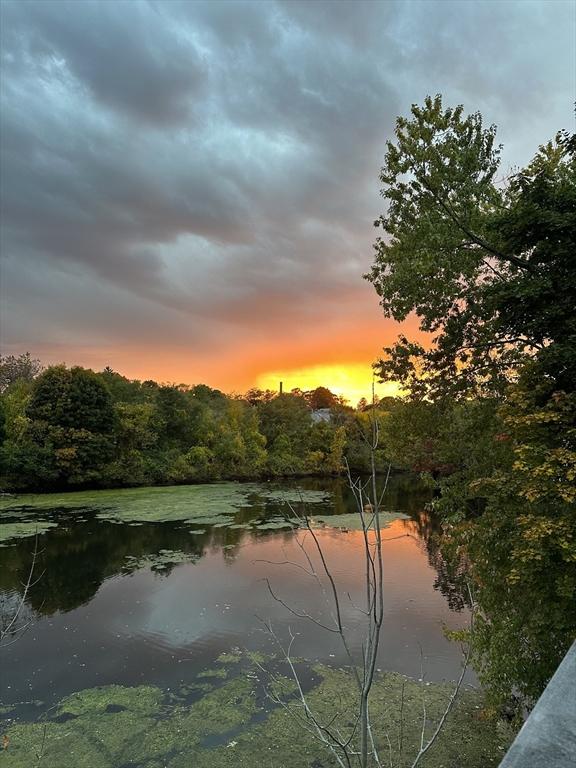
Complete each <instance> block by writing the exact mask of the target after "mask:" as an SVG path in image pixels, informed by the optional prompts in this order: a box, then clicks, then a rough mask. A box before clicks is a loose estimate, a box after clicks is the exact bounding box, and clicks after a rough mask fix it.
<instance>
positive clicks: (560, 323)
mask: <svg viewBox="0 0 576 768" xmlns="http://www.w3.org/2000/svg"><path fill="white" fill-rule="evenodd" d="M495 142H496V128H495V126H489V127H485V126H484V124H483V120H482V116H481V115H480V113H474V114H472V115H468V116H465V115H464V113H463V108H462V107H461V106H459V107H456V108H455V109H452V108H444V107H443V105H442V99H441V97H440V96H436V97H435V98H431V97H428V98H427V99H426V101H425V104H424V106H422V107H419V106H416V105H414V106H413V107H412V110H411V118H405V117H399V118H398V120H397V123H396V141H395V142H392V141H389V142H388V143H387V152H386V156H385V163H384V166H383V168H382V171H381V175H380V179H381V181H382V182H383V183H384V184H385V187H384V189H383V190H382V194H383V196H384V198H385V199H386V200H387V203H388V207H387V210H386V212H385V213H384V214H382V216H381V217H380V218H379V219H378V220H377V221H376V222H375V224H376V226H379V227H382V228H383V229H384V231H385V233H386V234H385V235H384V236H383V237H379V238H377V240H376V243H375V250H376V257H375V260H374V264H373V266H372V269H371V271H370V272H369V273H368V275H366V277H367V278H368V279H369V280H370V281H371V282H372V283H373V285H374V287H375V288H376V290H377V292H378V294H379V296H380V303H381V305H382V308H383V310H384V313H385V314H386V315H387V316H388V317H392V318H394V319H395V320H398V321H402V320H405V319H406V318H407V317H408V315H409V314H410V313H415V314H416V315H417V317H418V319H419V321H420V329H421V331H423V332H425V333H430V334H432V343H431V344H430V345H425V344H423V343H422V342H418V341H414V340H409V339H407V338H406V337H404V336H401V337H400V338H399V339H398V340H397V342H396V343H395V344H394V345H392V346H391V347H388V348H386V349H385V353H386V356H385V358H384V359H382V360H380V361H379V363H378V366H377V369H378V371H379V373H380V375H381V377H382V378H383V379H394V380H397V381H398V380H400V381H402V382H403V383H404V384H406V385H408V386H409V387H410V388H411V389H412V391H413V392H415V393H420V394H424V393H426V394H427V395H429V396H441V395H442V394H443V393H446V392H452V393H458V392H464V393H470V392H472V391H475V392H481V393H482V392H483V393H486V392H490V393H493V392H496V391H501V390H502V388H503V387H504V386H506V384H507V383H509V382H510V381H511V380H513V379H514V377H515V375H516V372H517V370H518V366H519V365H520V364H521V363H522V362H523V361H524V360H526V359H527V358H528V357H534V356H538V355H539V356H540V358H541V359H542V360H545V359H546V360H549V363H550V365H554V364H555V365H556V369H557V370H556V373H555V375H560V368H561V366H562V365H568V366H570V369H571V371H572V372H573V371H574V346H575V345H574V342H575V340H576V335H575V334H576V330H575V325H574V323H575V320H574V313H573V312H571V311H569V310H570V305H571V302H573V298H574V287H575V279H576V278H575V275H574V269H573V258H574V256H573V254H574V246H575V237H576V159H575V153H574V149H575V144H574V140H573V139H571V138H570V137H569V136H568V135H567V134H565V133H562V132H561V133H559V134H558V135H557V136H556V138H555V140H554V141H551V142H550V143H548V144H547V145H545V146H543V147H540V149H539V151H538V153H537V155H536V157H535V158H534V160H533V162H532V163H531V164H530V165H529V166H528V167H527V168H526V169H524V170H522V171H520V172H517V173H514V174H512V175H511V177H510V178H509V179H507V180H504V179H499V178H498V177H497V173H498V170H499V166H500V151H501V147H499V146H498V145H496V143H495ZM572 306H573V304H572ZM551 342H556V343H557V344H558V343H560V342H562V344H563V350H562V351H560V350H559V349H558V348H557V349H556V350H554V352H553V353H552V351H551V350H549V347H550V344H551ZM559 355H560V357H562V363H560V359H559ZM553 361H555V363H554V362H553Z"/></svg>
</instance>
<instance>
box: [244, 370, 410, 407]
mask: <svg viewBox="0 0 576 768" xmlns="http://www.w3.org/2000/svg"><path fill="white" fill-rule="evenodd" d="M280 382H282V385H283V388H284V391H285V392H289V391H290V390H291V389H295V388H299V389H302V390H310V389H315V388H316V387H320V386H322V387H328V389H330V390H331V391H332V392H334V393H335V394H337V395H341V396H342V397H345V398H346V399H347V400H348V401H349V403H350V405H356V403H357V402H358V400H360V399H361V398H362V397H365V398H366V399H367V400H370V399H371V398H372V370H371V368H370V366H366V365H362V364H361V363H350V364H348V365H318V366H311V367H308V368H296V369H284V370H276V371H269V372H268V373H263V374H262V375H260V376H259V377H258V379H257V385H258V387H260V388H261V389H272V390H277V389H278V388H279V385H280ZM374 390H375V393H376V395H377V396H378V397H380V398H381V397H396V396H398V395H399V394H400V387H399V386H398V384H396V383H395V382H392V381H389V382H386V383H384V384H379V383H378V382H377V381H374Z"/></svg>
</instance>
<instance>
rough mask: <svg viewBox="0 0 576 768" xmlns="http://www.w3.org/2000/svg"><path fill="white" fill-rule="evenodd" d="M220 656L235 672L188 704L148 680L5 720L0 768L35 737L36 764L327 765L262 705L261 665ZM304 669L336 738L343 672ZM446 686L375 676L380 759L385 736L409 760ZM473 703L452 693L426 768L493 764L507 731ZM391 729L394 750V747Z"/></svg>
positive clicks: (313, 700)
mask: <svg viewBox="0 0 576 768" xmlns="http://www.w3.org/2000/svg"><path fill="white" fill-rule="evenodd" d="M230 655H232V656H236V655H237V654H236V653H233V654H230ZM246 656H248V654H246ZM224 657H225V659H222V660H221V661H222V662H223V663H226V666H227V668H228V670H230V671H236V670H238V674H236V675H233V676H231V677H222V676H221V675H218V676H217V679H218V681H219V683H220V682H221V684H219V685H217V686H211V687H210V688H209V689H206V692H205V694H204V695H203V696H202V698H201V699H199V700H198V701H195V702H194V703H192V704H191V705H189V706H188V705H186V704H185V703H184V702H183V699H179V698H178V696H177V695H175V694H174V693H169V694H168V693H164V692H163V691H162V690H161V689H159V688H157V687H154V686H147V685H142V686H138V687H134V688H130V687H123V686H118V685H111V686H105V687H101V688H91V689H87V690H84V691H79V692H78V693H76V694H73V695H72V696H68V697H67V698H65V699H63V700H62V701H61V702H60V705H59V706H58V707H57V708H56V710H55V711H54V712H53V713H52V714H51V715H49V716H48V717H47V719H46V720H45V721H44V722H36V723H17V724H14V725H9V726H8V728H7V729H6V735H7V737H8V739H9V746H8V748H7V749H6V750H4V751H3V752H2V753H0V765H1V766H6V767H7V768H8V766H9V767H10V768H28V767H29V766H30V765H33V764H34V762H35V761H36V759H37V754H38V752H39V750H40V749H41V748H42V744H43V743H44V753H43V764H44V765H46V766H58V768H118V767H119V766H129V765H134V766H139V767H140V768H158V766H162V767H163V768H190V766H191V765H194V768H236V767H237V766H240V768H254V766H257V765H258V766H260V765H261V766H266V768H287V766H289V768H309V766H310V765H312V764H318V765H323V766H326V767H328V766H332V765H333V763H332V761H331V758H330V757H329V755H328V754H327V753H326V751H325V750H324V749H323V747H322V746H321V745H319V744H318V742H317V741H316V740H314V739H313V738H312V737H311V736H310V734H309V733H308V732H307V731H306V730H304V729H303V728H302V727H301V726H300V725H299V724H298V722H297V721H296V720H295V719H294V718H293V717H291V716H290V715H289V714H288V713H287V712H286V711H285V710H284V709H282V708H272V709H271V708H270V705H267V707H268V708H267V709H263V707H262V704H261V703H259V702H261V701H262V700H261V699H259V698H258V693H257V687H258V686H260V683H259V682H258V680H257V679H256V678H257V677H260V678H261V679H262V678H263V677H264V674H263V673H262V670H260V669H259V670H258V676H256V675H254V674H250V673H249V674H246V670H245V669H244V668H243V666H241V665H238V664H235V663H232V664H229V663H227V662H228V661H229V660H228V659H227V655H226V654H224ZM259 658H260V659H261V658H262V656H260V657H259ZM225 660H226V661H225ZM266 661H268V659H267V660H266ZM311 672H313V674H314V680H315V685H314V687H313V688H312V689H311V690H310V691H309V692H308V694H307V699H308V703H309V705H310V707H311V709H312V710H313V711H314V712H315V713H316V714H317V715H318V716H319V717H320V718H322V719H324V721H325V722H328V721H329V720H330V719H331V718H333V717H334V715H337V718H336V720H335V721H334V722H335V724H336V725H337V727H338V728H339V729H340V730H341V732H342V733H343V734H346V733H348V732H349V731H350V729H351V728H353V727H354V700H355V695H356V694H355V690H356V689H355V685H354V681H353V679H352V676H351V674H350V673H349V672H348V671H346V670H342V669H333V668H330V667H327V666H324V665H315V666H314V667H312V668H311ZM261 673H262V674H261ZM202 677H204V679H206V680H207V679H210V678H209V677H208V676H206V675H203V676H202ZM277 677H278V676H277ZM279 679H280V682H279V683H278V684H277V688H276V690H277V692H282V694H283V695H285V696H287V700H288V701H290V699H291V696H292V695H293V693H292V692H293V691H294V687H295V686H294V682H293V681H292V680H291V679H289V678H281V677H280V678H279ZM268 683H269V684H270V681H268ZM197 689H198V683H192V684H191V685H190V686H188V687H184V688H183V689H182V690H181V694H182V695H184V697H185V696H186V695H188V694H189V693H190V691H191V690H197ZM452 690H453V686H452V684H437V683H430V684H426V683H418V682H416V681H414V680H411V679H409V678H406V677H403V676H402V675H399V674H394V673H387V674H383V675H378V676H377V678H376V680H375V683H374V686H373V693H372V697H371V712H372V722H373V723H374V724H377V727H376V725H375V727H374V730H375V738H376V743H377V746H378V748H379V749H380V751H381V754H385V755H386V756H388V742H387V739H386V734H388V736H389V738H390V744H391V746H392V751H393V755H392V756H393V760H394V765H395V766H397V767H398V768H405V767H406V766H409V765H411V763H412V761H413V759H414V756H415V754H416V753H417V751H418V747H419V743H420V733H421V727H422V702H423V699H424V701H425V704H426V714H427V725H426V729H425V736H426V737H429V736H430V734H431V733H432V732H433V730H434V728H435V726H436V724H437V722H438V719H439V717H440V716H441V714H442V713H443V711H444V709H445V707H446V704H447V701H448V699H449V697H450V695H451V693H452ZM482 705H483V698H482V694H481V693H480V692H479V691H478V690H474V689H465V690H462V691H461V693H460V696H459V697H458V699H457V701H456V703H455V705H454V708H453V710H452V711H451V713H450V715H449V717H448V718H447V720H446V724H445V727H444V729H443V730H442V732H441V734H440V736H439V738H438V739H437V741H436V742H435V744H434V746H433V747H432V749H431V750H430V752H429V753H427V755H426V761H425V763H423V765H425V766H426V768H444V767H445V766H449V765H462V766H464V765H465V766H466V767H467V768H490V767H491V766H494V767H495V766H497V765H498V764H499V763H500V760H501V758H502V756H503V754H504V752H505V751H506V749H507V748H508V746H509V744H510V742H511V740H512V738H513V733H512V730H511V729H510V727H509V726H508V725H506V724H503V723H499V722H495V721H492V720H489V719H485V718H484V717H483V716H482ZM401 711H402V713H403V715H402V717H403V724H402V726H401V724H400V712H401ZM62 715H68V717H67V718H66V719H65V720H64V719H63V718H62ZM59 719H60V720H59ZM400 728H402V734H403V736H402V755H400V754H399V749H398V744H399V734H400Z"/></svg>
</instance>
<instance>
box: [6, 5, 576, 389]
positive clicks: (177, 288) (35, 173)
mask: <svg viewBox="0 0 576 768" xmlns="http://www.w3.org/2000/svg"><path fill="white" fill-rule="evenodd" d="M0 9H1V27H0V34H1V69H0V79H1V113H0V114H1V117H0V120H1V123H0V150H1V165H0V191H1V195H2V209H1V221H0V224H1V229H0V236H1V239H0V257H1V262H0V264H1V267H0V296H1V299H2V310H1V314H0V341H1V348H2V354H19V353H21V352H24V351H30V352H31V353H32V355H33V356H35V357H38V358H40V359H41V360H42V361H43V362H44V363H45V364H49V363H58V362H65V363H67V364H70V365H72V364H74V365H84V366H87V367H91V368H94V369H95V370H101V369H102V368H103V367H105V366H106V365H109V366H111V367H112V368H114V370H117V371H119V372H121V373H123V374H124V375H126V376H129V377H130V378H141V379H150V378H153V379H155V380H158V381H164V382H176V383H180V382H185V383H189V384H197V383H201V382H202V383H206V384H209V385H210V386H213V387H218V388H220V389H222V390H224V391H227V392H231V391H235V392H243V391H245V390H246V389H248V388H249V387H251V386H255V385H257V386H260V387H270V388H276V387H277V386H278V382H279V381H280V380H282V381H283V382H284V388H285V389H290V388H292V387H300V388H301V389H309V388H312V387H315V386H318V385H324V386H328V387H330V388H332V389H333V390H334V391H337V392H338V393H340V394H344V395H345V396H347V397H349V399H350V400H351V401H353V402H355V401H356V400H357V399H359V397H361V396H363V395H365V396H368V395H369V391H370V387H371V363H372V362H373V361H374V360H375V359H376V358H377V357H378V356H379V353H380V351H381V349H382V347H383V346H384V345H386V344H388V343H390V342H391V341H392V340H393V339H394V338H395V337H396V335H397V334H398V332H399V330H400V327H399V326H398V325H397V324H395V323H394V322H393V321H391V320H389V319H386V318H384V317H383V315H382V313H381V311H380V308H379V305H378V297H377V295H376V293H375V291H374V289H373V287H372V286H371V285H370V284H369V283H368V282H367V281H366V280H364V279H363V277H362V275H363V274H364V273H365V272H366V271H367V270H368V269H369V267H370V264H371V262H372V258H373V242H374V240H375V237H376V234H377V230H375V229H374V227H373V222H374V220H375V219H376V218H377V217H378V216H379V214H380V213H381V212H382V211H383V200H382V198H381V196H380V183H379V179H378V175H379V170H380V167H381V165H382V161H383V157H384V148H385V142H386V140H388V139H391V138H392V137H393V130H394V123H395V119H396V116H397V115H399V114H407V113H408V111H409V109H410V105H411V104H412V103H421V102H422V101H423V99H424V97H425V96H426V95H427V94H432V95H433V94H435V93H438V92H440V93H442V94H443V96H444V101H445V103H446V104H454V105H455V104H459V103H462V104H464V107H465V110H466V111H469V112H473V111H476V110H480V111H481V112H482V114H483V116H484V119H485V121H486V123H496V124H497V125H498V128H499V130H498V138H499V140H500V141H501V142H502V143H503V144H504V152H503V162H504V166H505V167H506V168H508V167H510V166H514V165H523V164H524V163H526V162H528V161H529V160H530V158H531V156H532V155H533V153H534V151H535V150H536V148H537V146H538V145H539V144H541V143H542V142H545V141H547V140H548V139H550V138H552V137H553V136H554V134H555V133H556V131H557V130H558V129H560V128H568V129H571V128H572V127H573V122H574V114H573V105H574V101H575V99H576V84H575V77H576V75H575V73H576V5H575V3H574V2H572V1H571V0H566V1H564V0H544V1H543V2H532V1H531V0H519V2H515V1H514V0H508V1H506V0H503V1H501V2H497V1H496V0H493V1H492V0H490V1H488V2H483V1H482V0H478V1H476V2H472V0H460V1H455V2H452V0H425V1H424V2H418V1H410V0H407V1H406V0H405V1H403V2H395V0H389V1H386V2H363V1H362V0H356V1H355V2H337V1H331V2H323V1H322V0H315V1H314V2H310V1H308V2H299V1H297V0H294V1H290V0H269V1H265V0H262V1H260V2H244V1H243V0H232V2H226V1H224V0H221V1H220V2H219V1H218V0H209V2H176V1H174V2H171V1H166V2H161V1H160V0H147V1H145V0H142V1H140V0H124V1H123V0H116V1H114V0H99V1H96V0H95V1H94V2H93V1H92V0H73V1H72V2H60V1H56V0H40V2H35V1H34V0H18V1H16V2H11V0H3V1H2V3H1V5H0ZM416 328H417V323H416V321H415V320H413V319H411V320H409V321H408V323H407V327H404V328H403V329H402V330H403V331H404V332H408V333H414V332H415V331H416ZM392 390H393V386H392V388H390V385H388V389H385V390H384V389H381V390H380V392H381V393H382V394H386V393H391V392H392Z"/></svg>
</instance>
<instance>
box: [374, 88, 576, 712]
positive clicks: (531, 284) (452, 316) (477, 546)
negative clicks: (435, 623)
mask: <svg viewBox="0 0 576 768" xmlns="http://www.w3.org/2000/svg"><path fill="white" fill-rule="evenodd" d="M495 135H496V130H495V127H494V126H491V127H489V128H484V127H483V123H482V118H481V116H480V114H479V113H476V114H473V115H470V116H468V117H465V116H463V109H462V107H457V108H456V109H444V108H443V107H442V101H441V98H440V97H439V96H437V97H436V98H435V99H431V98H427V99H426V102H425V104H424V106H423V107H418V106H413V107H412V113H411V118H409V119H407V118H399V119H398V121H397V125H396V142H394V143H393V142H388V145H387V153H386V157H385V165H384V168H383V169H382V173H381V180H382V181H383V182H384V184H386V187H385V189H384V191H383V195H384V197H385V198H386V199H387V200H388V202H389V207H388V210H387V212H386V213H385V214H384V215H383V216H381V217H380V219H379V220H378V222H376V223H377V225H379V226H382V227H383V228H384V230H385V232H386V233H387V238H386V239H384V238H378V239H377V242H376V246H375V248H376V259H375V263H374V266H373V268H372V271H371V273H370V274H369V275H368V279H370V280H371V281H372V282H373V284H374V286H375V288H376V290H377V291H378V293H379V295H380V297H381V304H382V307H383V309H384V312H385V314H387V315H388V316H389V317H393V318H394V319H395V320H404V319H405V318H406V317H407V316H408V314H409V313H411V312H414V313H416V315H417V317H418V318H419V320H420V330H421V331H422V332H424V333H430V334H432V339H431V342H430V343H429V344H428V346H427V345H426V344H425V343H423V342H422V341H410V340H408V339H407V338H405V337H400V338H399V340H398V341H397V342H396V344H394V345H393V346H392V347H389V348H387V349H386V350H385V352H386V358H385V359H383V360H380V361H379V363H378V364H377V366H376V367H377V369H378V371H379V373H380V375H381V377H382V378H384V379H387V378H392V379H396V380H399V381H401V382H402V383H403V384H404V385H405V386H406V387H408V388H409V390H410V393H411V396H412V399H411V400H410V401H409V402H406V403H404V404H403V405H402V406H400V408H398V409H392V412H391V414H390V421H389V426H390V427H391V428H392V429H391V432H390V433H389V438H390V440H389V443H390V445H389V447H390V450H391V452H392V454H393V453H394V451H396V453H397V454H400V456H402V455H403V456H404V457H406V458H408V459H409V460H410V461H413V459H414V458H418V457H419V456H420V457H422V456H423V457H424V458H426V461H427V462H428V464H429V466H423V465H422V464H421V459H418V462H419V463H420V467H419V468H420V469H428V470H431V469H433V467H434V466H435V467H436V469H437V470H438V471H439V472H437V473H439V474H441V475H443V476H442V477H440V479H439V482H438V485H437V490H438V491H439V495H438V497H437V498H436V499H435V502H434V504H435V508H436V510H437V511H438V512H439V513H440V515H441V516H442V518H443V520H444V523H445V526H444V534H443V537H444V547H445V551H446V552H447V553H450V551H452V552H453V553H454V552H456V553H457V556H458V557H460V558H462V559H463V561H464V562H466V563H467V566H468V569H469V572H470V573H471V574H472V575H473V576H474V577H475V580H476V586H477V592H476V596H477V599H478V603H479V606H480V608H481V610H480V613H479V620H478V626H479V629H478V642H477V651H476V662H477V667H478V668H479V670H480V672H481V675H482V678H483V680H484V682H486V683H487V685H488V687H489V689H490V691H491V692H492V693H493V694H494V695H495V697H496V699H498V700H499V701H500V702H501V701H502V699H503V698H505V697H506V696H509V695H510V694H511V693H512V691H514V690H515V691H516V692H520V693H521V694H523V695H524V696H526V697H527V699H528V702H530V700H533V699H534V698H535V697H537V696H538V695H539V693H540V692H541V690H542V688H543V687H544V685H545V684H546V681H547V679H548V678H549V676H550V673H551V672H552V671H553V669H554V668H555V665H557V664H558V663H559V661H560V659H561V657H562V655H563V654H564V653H565V651H566V650H567V647H568V645H569V643H570V640H571V638H572V637H573V635H574V629H575V628H576V613H575V612H574V605H575V601H574V598H575V596H576V504H575V501H576V433H575V431H574V416H575V413H576V399H575V398H576V390H575V386H574V382H575V381H576V316H575V314H574V306H576V276H575V274H574V253H575V245H576V139H575V137H570V136H568V135H567V134H566V133H563V132H560V133H559V134H558V135H557V136H556V139H555V140H554V141H553V142H549V143H548V144H546V145H544V146H542V147H540V148H539V150H538V152H537V154H536V156H535V158H534V160H533V161H532V162H531V163H530V164H529V165H528V166H527V167H526V168H525V169H523V170H521V171H519V172H516V173H514V174H513V175H512V176H511V177H510V178H509V179H508V180H506V182H505V183H504V184H500V183H498V182H497V180H496V173H497V169H498V166H499V162H500V158H499V155H500V148H499V147H496V146H495ZM384 432H385V435H384V442H386V437H387V435H386V429H385V430H384ZM535 604H537V605H538V606H541V609H539V610H538V611H536V612H535V611H534V610H533V608H534V605H535Z"/></svg>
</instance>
